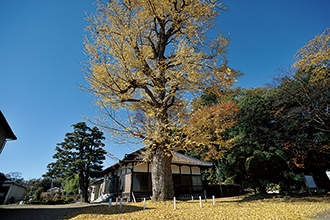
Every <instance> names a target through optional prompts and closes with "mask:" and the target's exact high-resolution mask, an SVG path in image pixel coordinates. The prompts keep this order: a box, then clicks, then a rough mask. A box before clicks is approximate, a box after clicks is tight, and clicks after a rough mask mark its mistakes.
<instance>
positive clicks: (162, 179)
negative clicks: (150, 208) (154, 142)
mask: <svg viewBox="0 0 330 220" xmlns="http://www.w3.org/2000/svg"><path fill="white" fill-rule="evenodd" d="M171 162H172V155H170V156H169V155H167V153H166V151H165V150H164V148H162V147H157V148H156V149H155V152H154V153H153V154H152V158H151V179H152V201H165V200H169V199H173V197H174V187H173V180H172V168H171Z"/></svg>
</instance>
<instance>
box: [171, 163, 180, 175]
mask: <svg viewBox="0 0 330 220" xmlns="http://www.w3.org/2000/svg"><path fill="white" fill-rule="evenodd" d="M171 167H172V173H173V174H179V173H180V169H179V166H177V165H171Z"/></svg>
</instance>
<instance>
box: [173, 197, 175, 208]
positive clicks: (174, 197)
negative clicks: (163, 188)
mask: <svg viewBox="0 0 330 220" xmlns="http://www.w3.org/2000/svg"><path fill="white" fill-rule="evenodd" d="M173 203H174V209H176V201H175V197H174V198H173Z"/></svg>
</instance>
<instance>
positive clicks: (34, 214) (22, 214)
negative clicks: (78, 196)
mask: <svg viewBox="0 0 330 220" xmlns="http://www.w3.org/2000/svg"><path fill="white" fill-rule="evenodd" d="M55 207H56V205H54V208H52V207H49V208H47V207H46V208H45V207H42V206H40V207H38V206H33V207H27V206H22V207H14V208H13V207H8V208H7V207H1V208H0V219H6V220H23V219H24V220H25V219H43V220H57V219H59V218H60V217H61V216H63V215H67V214H69V213H72V212H77V211H79V210H82V209H85V208H86V207H63V208H58V207H56V208H55ZM87 207H88V206H87Z"/></svg>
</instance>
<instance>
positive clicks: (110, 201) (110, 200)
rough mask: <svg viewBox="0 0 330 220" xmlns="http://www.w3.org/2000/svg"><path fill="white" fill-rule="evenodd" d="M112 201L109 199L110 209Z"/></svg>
mask: <svg viewBox="0 0 330 220" xmlns="http://www.w3.org/2000/svg"><path fill="white" fill-rule="evenodd" d="M111 203H112V199H111V198H110V199H109V208H110V207H111Z"/></svg>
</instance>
